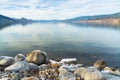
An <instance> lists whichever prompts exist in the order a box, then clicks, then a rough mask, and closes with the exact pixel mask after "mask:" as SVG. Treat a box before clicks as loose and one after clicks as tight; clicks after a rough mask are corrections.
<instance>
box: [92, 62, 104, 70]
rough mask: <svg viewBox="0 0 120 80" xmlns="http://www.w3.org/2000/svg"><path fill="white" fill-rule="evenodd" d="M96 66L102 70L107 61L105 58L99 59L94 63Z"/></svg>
mask: <svg viewBox="0 0 120 80" xmlns="http://www.w3.org/2000/svg"><path fill="white" fill-rule="evenodd" d="M94 67H96V68H98V69H99V70H102V69H104V68H105V67H106V62H105V61H104V60H98V61H96V62H95V63H94Z"/></svg>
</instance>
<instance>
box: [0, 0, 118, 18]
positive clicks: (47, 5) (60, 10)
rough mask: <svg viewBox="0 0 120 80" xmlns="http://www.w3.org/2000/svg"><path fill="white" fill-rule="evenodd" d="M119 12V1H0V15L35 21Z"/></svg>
mask: <svg viewBox="0 0 120 80" xmlns="http://www.w3.org/2000/svg"><path fill="white" fill-rule="evenodd" d="M116 12H120V0H0V14H2V15H6V16H9V17H15V18H21V17H25V18H29V19H37V20H50V19H60V20H61V19H69V18H74V17H78V16H88V15H99V14H111V13H116Z"/></svg>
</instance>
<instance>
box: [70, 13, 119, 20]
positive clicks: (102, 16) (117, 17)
mask: <svg viewBox="0 0 120 80" xmlns="http://www.w3.org/2000/svg"><path fill="white" fill-rule="evenodd" d="M110 18H115V19H119V18H120V12H119V13H115V14H106V15H95V16H80V17H76V18H72V19H69V20H72V21H73V20H74V21H76V20H99V19H110Z"/></svg>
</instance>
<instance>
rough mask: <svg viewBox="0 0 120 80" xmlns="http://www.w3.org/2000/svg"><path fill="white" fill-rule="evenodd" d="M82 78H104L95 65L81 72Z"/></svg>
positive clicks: (103, 79)
mask: <svg viewBox="0 0 120 80" xmlns="http://www.w3.org/2000/svg"><path fill="white" fill-rule="evenodd" d="M82 78H83V79H84V80H105V78H104V77H103V75H102V73H101V72H100V71H99V70H98V69H97V68H95V67H89V68H87V69H86V70H85V71H83V73H82Z"/></svg>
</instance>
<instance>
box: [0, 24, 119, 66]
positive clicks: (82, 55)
mask: <svg viewBox="0 0 120 80" xmlns="http://www.w3.org/2000/svg"><path fill="white" fill-rule="evenodd" d="M35 49H40V50H43V51H45V52H47V53H48V56H49V58H54V59H61V58H73V57H75V58H77V59H78V62H79V63H82V64H87V65H92V64H93V63H94V62H95V61H96V60H98V59H104V60H105V61H106V62H107V64H108V65H109V66H118V67H120V58H119V57H120V29H119V28H111V27H107V26H104V27H103V26H99V27H97V26H92V25H74V24H68V23H52V22H51V23H50V22H46V23H44V22H41V23H33V24H27V25H20V24H18V25H11V26H6V27H4V28H2V29H0V56H15V55H16V54H18V53H23V54H27V53H29V52H31V51H32V50H35Z"/></svg>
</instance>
